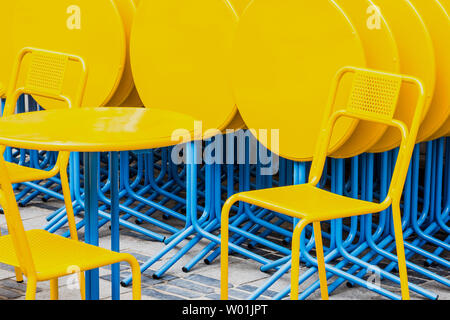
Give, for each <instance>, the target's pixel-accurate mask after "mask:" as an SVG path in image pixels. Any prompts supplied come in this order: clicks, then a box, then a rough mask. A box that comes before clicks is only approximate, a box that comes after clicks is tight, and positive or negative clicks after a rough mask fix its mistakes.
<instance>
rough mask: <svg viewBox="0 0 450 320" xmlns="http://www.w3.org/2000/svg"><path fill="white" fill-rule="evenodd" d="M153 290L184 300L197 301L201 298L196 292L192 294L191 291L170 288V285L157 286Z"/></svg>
mask: <svg viewBox="0 0 450 320" xmlns="http://www.w3.org/2000/svg"><path fill="white" fill-rule="evenodd" d="M153 288H154V289H158V290H161V291H165V292H168V293H173V294H176V295H179V296H182V297H184V298H186V299H197V298H200V297H201V296H202V294H200V293H198V292H194V291H191V290H185V289H182V288H179V287H175V286H171V285H166V284H159V285H156V286H154V287H153Z"/></svg>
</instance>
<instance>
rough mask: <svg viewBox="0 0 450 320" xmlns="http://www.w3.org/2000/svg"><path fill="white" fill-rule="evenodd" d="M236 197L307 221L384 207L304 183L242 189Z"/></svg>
mask: <svg viewBox="0 0 450 320" xmlns="http://www.w3.org/2000/svg"><path fill="white" fill-rule="evenodd" d="M237 197H238V199H239V200H242V201H244V202H247V203H251V204H254V205H257V206H260V207H263V208H267V209H270V210H272V211H276V212H279V213H283V214H287V215H289V216H292V217H295V218H300V219H303V218H306V219H307V220H308V221H326V220H332V219H337V218H345V217H350V216H355V215H360V214H366V213H376V212H380V211H382V210H384V208H383V207H382V206H381V205H380V204H377V203H372V202H367V201H362V200H357V199H351V198H347V197H343V196H340V195H337V194H334V193H331V192H328V191H326V190H322V189H319V188H316V187H314V186H312V185H308V184H304V185H295V186H287V187H279V188H271V189H264V190H256V191H249V192H243V193H240V194H238V195H237Z"/></svg>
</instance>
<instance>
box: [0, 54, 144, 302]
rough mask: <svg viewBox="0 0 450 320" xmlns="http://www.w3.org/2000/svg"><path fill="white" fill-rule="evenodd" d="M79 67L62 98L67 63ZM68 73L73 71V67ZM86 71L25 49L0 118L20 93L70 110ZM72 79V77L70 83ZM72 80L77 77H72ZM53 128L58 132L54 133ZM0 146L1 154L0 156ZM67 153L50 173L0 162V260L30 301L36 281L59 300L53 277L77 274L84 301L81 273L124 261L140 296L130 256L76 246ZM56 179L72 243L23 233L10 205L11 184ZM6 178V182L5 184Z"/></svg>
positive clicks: (63, 57)
mask: <svg viewBox="0 0 450 320" xmlns="http://www.w3.org/2000/svg"><path fill="white" fill-rule="evenodd" d="M73 63H77V64H80V65H81V70H82V71H81V74H80V75H79V85H78V88H77V92H74V93H67V94H62V92H63V87H64V81H65V79H66V77H67V76H68V73H69V72H68V70H69V64H73ZM70 70H75V69H74V68H73V65H72V67H71V69H70ZM86 79H87V69H86V65H85V63H84V61H83V59H82V58H80V57H77V56H74V55H69V54H62V53H57V52H52V51H47V50H40V49H34V48H25V49H23V50H22V51H21V52H20V53H19V55H18V59H17V62H16V64H15V66H14V72H13V77H12V79H11V80H12V81H11V85H10V88H9V90H8V94H7V99H6V104H5V110H4V115H11V114H13V113H14V112H15V105H16V102H17V99H18V98H19V97H20V96H21V95H23V94H30V95H32V96H34V97H43V98H47V99H54V100H59V101H62V102H65V103H66V104H67V106H68V107H69V108H72V107H79V106H80V105H81V100H82V97H83V94H84V90H85V87H86ZM70 80H71V81H74V79H73V78H72V79H70ZM75 80H76V79H75ZM55 130H58V129H55ZM4 149H5V148H4V147H2V148H1V151H0V154H3V151H4ZM69 156H70V153H69V152H60V153H59V155H58V159H57V163H56V165H55V166H54V167H53V168H52V169H51V170H50V171H44V170H39V169H34V168H28V167H24V166H19V165H17V164H13V163H9V162H4V159H3V157H1V158H0V161H1V165H0V167H1V168H0V175H1V179H2V180H1V181H0V184H1V189H2V190H0V193H1V194H0V204H1V205H2V206H3V208H4V211H5V215H6V219H7V223H8V229H9V232H10V235H7V236H2V237H0V248H1V250H0V261H1V262H3V263H5V264H8V265H12V266H14V267H15V269H16V276H17V280H21V279H22V272H23V273H25V275H26V276H27V278H28V284H27V299H31V298H34V296H35V291H36V282H37V281H44V280H50V281H51V292H52V293H51V296H52V298H53V299H56V298H57V297H58V294H57V289H58V284H57V278H58V277H60V276H64V275H67V274H71V273H72V271H73V270H79V271H80V273H79V276H80V290H81V297H82V299H84V276H83V273H82V271H85V270H90V269H94V268H97V267H100V266H104V265H108V264H113V263H117V262H120V261H127V262H129V263H130V265H131V266H132V268H133V277H136V272H137V273H138V276H137V278H136V281H137V282H136V288H135V287H133V297H134V298H136V299H138V298H140V272H139V265H138V263H137V261H136V259H135V258H133V257H132V256H130V255H127V254H120V253H114V252H112V251H109V250H106V249H102V248H97V247H94V246H90V245H87V244H84V243H82V242H78V241H77V240H78V235H77V230H76V224H75V218H74V214H73V207H72V200H71V195H70V189H69V183H68V177H67V166H68V162H69ZM58 173H59V174H60V176H61V184H62V189H63V194H64V201H65V205H66V210H67V218H68V224H69V229H70V235H71V238H72V239H71V240H69V239H65V238H63V237H60V236H57V235H53V234H50V233H48V232H46V231H42V230H32V231H28V232H25V231H24V229H23V225H22V224H21V221H20V215H19V212H18V209H17V203H16V202H15V198H14V193H13V191H12V188H11V186H10V184H11V183H19V182H25V181H34V180H43V179H47V178H50V177H53V176H55V175H57V174H58ZM8 179H9V180H8Z"/></svg>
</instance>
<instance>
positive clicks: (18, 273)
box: [14, 267, 23, 283]
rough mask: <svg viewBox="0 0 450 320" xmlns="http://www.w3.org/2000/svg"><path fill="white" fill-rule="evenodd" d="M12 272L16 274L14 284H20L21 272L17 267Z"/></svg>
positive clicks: (21, 280) (21, 279)
mask: <svg viewBox="0 0 450 320" xmlns="http://www.w3.org/2000/svg"><path fill="white" fill-rule="evenodd" d="M14 272H15V273H16V282H17V283H22V282H23V273H22V270H21V269H20V268H19V267H14Z"/></svg>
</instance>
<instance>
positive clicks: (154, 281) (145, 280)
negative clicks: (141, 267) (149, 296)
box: [141, 274, 164, 286]
mask: <svg viewBox="0 0 450 320" xmlns="http://www.w3.org/2000/svg"><path fill="white" fill-rule="evenodd" d="M163 282H164V280H162V279H153V278H152V277H151V276H147V275H145V274H143V275H142V277H141V283H142V284H143V285H147V286H153V285H155V284H159V283H163Z"/></svg>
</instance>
